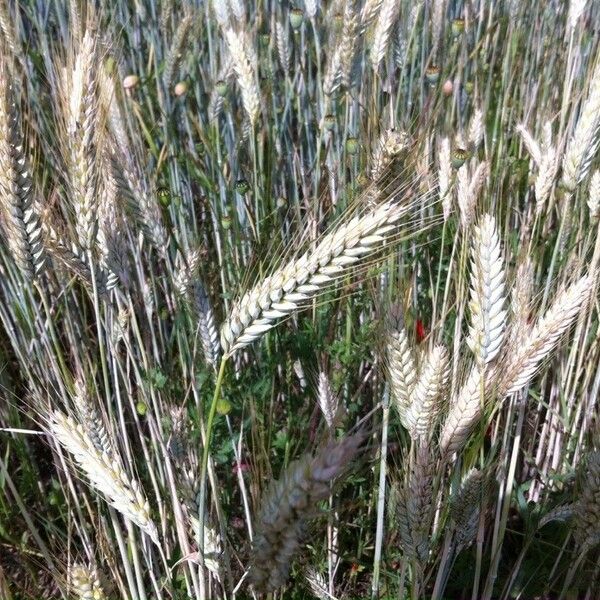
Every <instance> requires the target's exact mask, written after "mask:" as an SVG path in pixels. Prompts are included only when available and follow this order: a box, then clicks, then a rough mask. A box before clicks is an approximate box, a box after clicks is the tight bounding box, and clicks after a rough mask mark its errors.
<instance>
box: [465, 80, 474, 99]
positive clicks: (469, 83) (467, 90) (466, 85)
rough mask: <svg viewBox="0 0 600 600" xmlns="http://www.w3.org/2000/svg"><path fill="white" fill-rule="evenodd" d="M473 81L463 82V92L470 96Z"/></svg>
mask: <svg viewBox="0 0 600 600" xmlns="http://www.w3.org/2000/svg"><path fill="white" fill-rule="evenodd" d="M473 88H474V86H473V82H472V81H467V82H466V83H465V92H466V93H467V94H468V95H469V96H470V95H471V94H472V93H473Z"/></svg>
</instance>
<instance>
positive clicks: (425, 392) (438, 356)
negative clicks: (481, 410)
mask: <svg viewBox="0 0 600 600" xmlns="http://www.w3.org/2000/svg"><path fill="white" fill-rule="evenodd" d="M449 373H450V370H449V358H448V351H447V350H446V348H444V347H443V346H434V347H433V348H432V349H431V351H430V352H429V354H428V355H427V358H426V360H425V364H424V366H423V367H422V369H421V372H420V373H419V377H418V379H417V381H416V383H415V385H414V388H413V390H412V392H411V394H410V406H409V408H408V410H407V411H406V422H407V424H408V431H409V433H410V435H411V436H412V438H413V439H416V438H419V437H427V436H429V435H430V434H431V432H432V430H433V427H434V425H435V421H436V419H437V417H438V415H439V412H440V408H441V395H442V393H443V390H444V387H445V386H446V383H447V381H448V376H449Z"/></svg>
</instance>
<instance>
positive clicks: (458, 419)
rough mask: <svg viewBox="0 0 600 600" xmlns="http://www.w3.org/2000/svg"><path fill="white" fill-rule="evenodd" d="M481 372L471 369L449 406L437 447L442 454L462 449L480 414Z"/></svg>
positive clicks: (482, 392)
mask: <svg viewBox="0 0 600 600" xmlns="http://www.w3.org/2000/svg"><path fill="white" fill-rule="evenodd" d="M482 376H483V375H482V372H481V370H480V369H479V368H478V367H473V368H472V369H471V371H470V372H469V375H468V376H467V379H466V381H465V383H464V384H463V385H462V386H461V388H460V390H459V391H458V393H457V394H456V396H455V397H454V398H453V399H452V401H451V404H450V411H449V412H448V416H447V417H446V420H445V421H444V425H443V427H442V431H441V434H440V441H439V446H440V450H441V452H442V454H452V453H453V452H458V451H459V450H461V449H462V447H463V446H464V444H465V443H466V441H467V439H468V438H469V435H470V434H471V431H472V430H473V427H475V425H476V424H477V423H478V422H479V419H480V418H481V414H482V398H483V397H484V395H483V394H484V391H483V389H482Z"/></svg>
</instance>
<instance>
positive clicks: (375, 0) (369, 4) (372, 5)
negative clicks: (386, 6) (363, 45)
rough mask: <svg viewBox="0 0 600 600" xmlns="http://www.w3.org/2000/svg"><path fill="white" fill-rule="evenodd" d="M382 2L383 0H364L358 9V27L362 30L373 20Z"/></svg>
mask: <svg viewBox="0 0 600 600" xmlns="http://www.w3.org/2000/svg"><path fill="white" fill-rule="evenodd" d="M382 4H383V0H366V2H365V4H364V6H363V7H362V10H361V11H360V27H361V30H362V31H364V30H365V29H366V28H367V27H368V26H369V25H370V24H371V23H372V22H373V21H374V20H375V17H376V16H377V14H378V13H379V10H380V9H381V5H382Z"/></svg>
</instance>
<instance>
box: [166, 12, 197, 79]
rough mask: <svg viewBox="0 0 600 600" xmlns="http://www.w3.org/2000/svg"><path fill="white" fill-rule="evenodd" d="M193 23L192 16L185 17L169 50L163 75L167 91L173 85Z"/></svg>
mask: <svg viewBox="0 0 600 600" xmlns="http://www.w3.org/2000/svg"><path fill="white" fill-rule="evenodd" d="M192 23H193V19H192V15H189V14H188V15H185V16H184V17H183V19H181V21H180V22H179V25H178V26H177V29H176V31H175V35H174V36H173V41H172V42H171V47H170V48H169V52H168V54H167V58H166V59H165V70H164V73H163V81H164V82H165V87H166V88H167V90H168V89H170V88H171V86H172V85H173V82H174V79H175V75H176V72H177V69H178V67H179V63H180V62H181V59H182V54H183V52H184V50H185V46H186V43H187V41H188V37H189V33H190V30H191V28H192Z"/></svg>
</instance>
